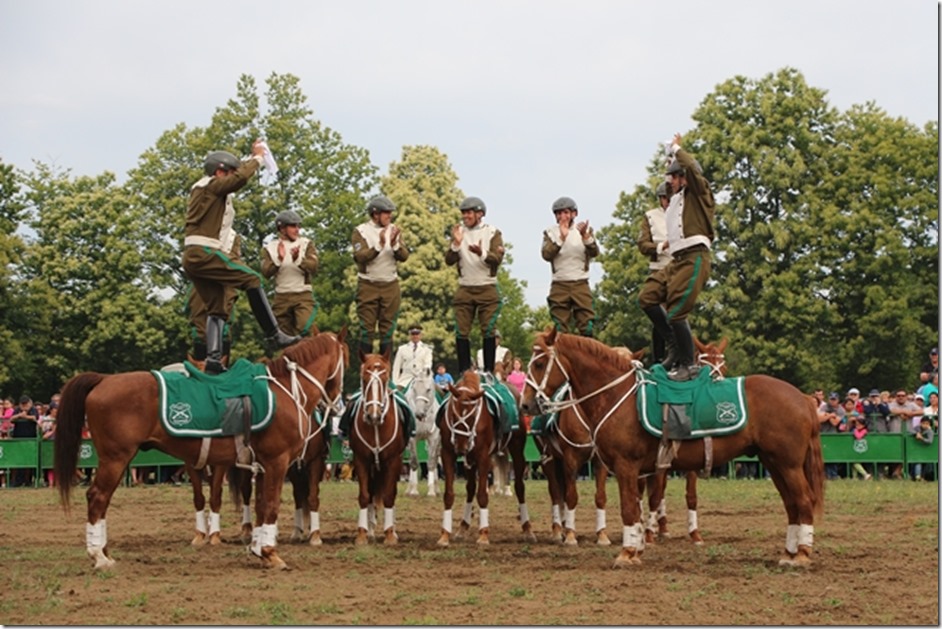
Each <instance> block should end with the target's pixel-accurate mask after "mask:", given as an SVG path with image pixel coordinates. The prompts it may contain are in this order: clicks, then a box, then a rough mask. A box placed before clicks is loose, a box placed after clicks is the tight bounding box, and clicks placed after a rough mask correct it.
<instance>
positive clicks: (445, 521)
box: [442, 509, 451, 535]
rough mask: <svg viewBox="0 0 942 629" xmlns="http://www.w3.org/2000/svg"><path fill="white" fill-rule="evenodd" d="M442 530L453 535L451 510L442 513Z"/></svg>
mask: <svg viewBox="0 0 942 629" xmlns="http://www.w3.org/2000/svg"><path fill="white" fill-rule="evenodd" d="M442 530H443V531H445V532H446V533H448V534H449V535H451V509H445V511H444V512H443V513H442Z"/></svg>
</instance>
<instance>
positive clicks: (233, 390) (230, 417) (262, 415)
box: [151, 358, 275, 437]
mask: <svg viewBox="0 0 942 629" xmlns="http://www.w3.org/2000/svg"><path fill="white" fill-rule="evenodd" d="M183 366H184V369H185V370H186V373H181V372H178V371H157V370H151V373H152V374H154V377H155V378H156V379H157V387H158V397H157V405H158V409H157V414H158V415H159V416H160V423H161V424H162V425H163V427H164V430H166V431H167V432H168V433H169V434H170V435H172V436H174V437H228V436H232V435H238V434H242V433H243V432H244V430H245V424H244V422H245V420H244V419H243V413H244V409H245V402H244V400H243V397H246V396H247V397H248V398H249V400H250V402H251V409H252V419H251V425H252V432H255V431H258V430H262V429H263V428H266V427H267V426H268V425H269V424H270V423H271V420H272V418H273V417H274V415H275V396H274V395H273V394H272V392H271V389H270V388H269V387H268V380H267V376H268V373H267V371H266V370H265V365H262V364H258V363H253V362H249V361H248V360H245V359H244V358H240V359H239V360H237V361H235V363H234V364H233V365H232V366H231V367H230V368H229V370H228V371H225V372H223V373H221V374H218V375H213V374H206V373H203V372H202V371H200V370H199V369H197V368H196V366H194V365H193V364H192V363H190V362H188V361H187V362H184V363H183Z"/></svg>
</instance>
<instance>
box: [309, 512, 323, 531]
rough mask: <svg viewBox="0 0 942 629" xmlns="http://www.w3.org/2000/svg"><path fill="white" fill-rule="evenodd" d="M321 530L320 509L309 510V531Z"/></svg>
mask: <svg viewBox="0 0 942 629" xmlns="http://www.w3.org/2000/svg"><path fill="white" fill-rule="evenodd" d="M319 530H321V514H320V511H311V533H313V532H314V531H319Z"/></svg>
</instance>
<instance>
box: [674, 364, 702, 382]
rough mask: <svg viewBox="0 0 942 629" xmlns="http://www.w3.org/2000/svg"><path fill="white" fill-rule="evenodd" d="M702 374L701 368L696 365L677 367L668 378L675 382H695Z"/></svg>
mask: <svg viewBox="0 0 942 629" xmlns="http://www.w3.org/2000/svg"><path fill="white" fill-rule="evenodd" d="M699 373H700V367H698V366H696V365H677V366H676V367H674V368H673V369H671V370H670V371H668V372H667V377H668V378H670V379H671V380H674V381H675V382H686V381H688V380H693V379H694V378H696V377H697V375H698V374H699Z"/></svg>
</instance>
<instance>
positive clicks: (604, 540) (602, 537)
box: [595, 531, 612, 546]
mask: <svg viewBox="0 0 942 629" xmlns="http://www.w3.org/2000/svg"><path fill="white" fill-rule="evenodd" d="M595 544H596V545H597V546H611V545H612V540H610V539H609V538H608V533H606V532H605V531H599V532H598V533H596V538H595Z"/></svg>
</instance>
